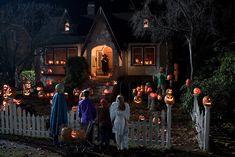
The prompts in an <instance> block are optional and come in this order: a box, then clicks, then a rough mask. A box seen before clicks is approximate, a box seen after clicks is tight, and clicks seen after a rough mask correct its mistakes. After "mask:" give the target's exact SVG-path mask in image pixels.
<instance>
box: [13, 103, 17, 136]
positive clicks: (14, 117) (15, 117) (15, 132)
mask: <svg viewBox="0 0 235 157" xmlns="http://www.w3.org/2000/svg"><path fill="white" fill-rule="evenodd" d="M11 106H12V109H13V112H12V114H13V115H12V116H13V132H14V134H16V135H17V134H18V133H17V132H18V129H17V115H16V105H15V104H11Z"/></svg>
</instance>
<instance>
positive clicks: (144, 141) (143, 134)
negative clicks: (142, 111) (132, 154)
mask: <svg viewBox="0 0 235 157" xmlns="http://www.w3.org/2000/svg"><path fill="white" fill-rule="evenodd" d="M150 121H151V120H150ZM142 124H143V129H142V130H143V131H142V136H143V145H144V146H146V145H147V137H146V136H147V124H146V120H144V121H143V123H142Z"/></svg>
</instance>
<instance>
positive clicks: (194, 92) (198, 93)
mask: <svg viewBox="0 0 235 157" xmlns="http://www.w3.org/2000/svg"><path fill="white" fill-rule="evenodd" d="M201 92H202V91H201V89H200V88H197V87H196V88H194V89H193V94H194V95H196V96H198V95H200V94H201Z"/></svg>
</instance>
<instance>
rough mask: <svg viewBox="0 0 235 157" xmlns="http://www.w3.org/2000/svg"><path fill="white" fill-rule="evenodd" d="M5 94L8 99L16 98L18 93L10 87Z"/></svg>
mask: <svg viewBox="0 0 235 157" xmlns="http://www.w3.org/2000/svg"><path fill="white" fill-rule="evenodd" d="M5 94H6V96H7V97H15V94H16V91H15V89H14V88H12V87H9V86H8V88H7V90H6V92H5Z"/></svg>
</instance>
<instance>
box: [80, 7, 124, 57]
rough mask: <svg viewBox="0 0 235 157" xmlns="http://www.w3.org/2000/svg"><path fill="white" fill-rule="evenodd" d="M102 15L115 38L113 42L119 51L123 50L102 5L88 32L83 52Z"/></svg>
mask: <svg viewBox="0 0 235 157" xmlns="http://www.w3.org/2000/svg"><path fill="white" fill-rule="evenodd" d="M100 16H101V17H103V18H104V21H105V25H106V27H107V29H108V31H109V33H110V35H111V37H112V39H113V43H114V44H115V46H116V48H117V49H118V50H119V51H118V52H120V51H121V48H120V46H119V44H118V42H117V39H116V37H115V35H114V33H113V30H112V28H111V26H110V24H109V21H108V20H107V17H106V15H105V13H104V11H103V9H102V7H100V8H99V10H98V12H97V14H96V17H95V19H94V22H93V24H92V26H91V29H90V31H89V33H88V34H87V37H86V40H85V42H84V46H83V48H82V54H83V53H84V51H85V47H86V46H87V44H88V41H89V39H90V38H91V35H92V33H93V32H94V30H95V26H96V23H97V22H98V21H97V19H98V17H100ZM119 55H120V56H121V54H119Z"/></svg>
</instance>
